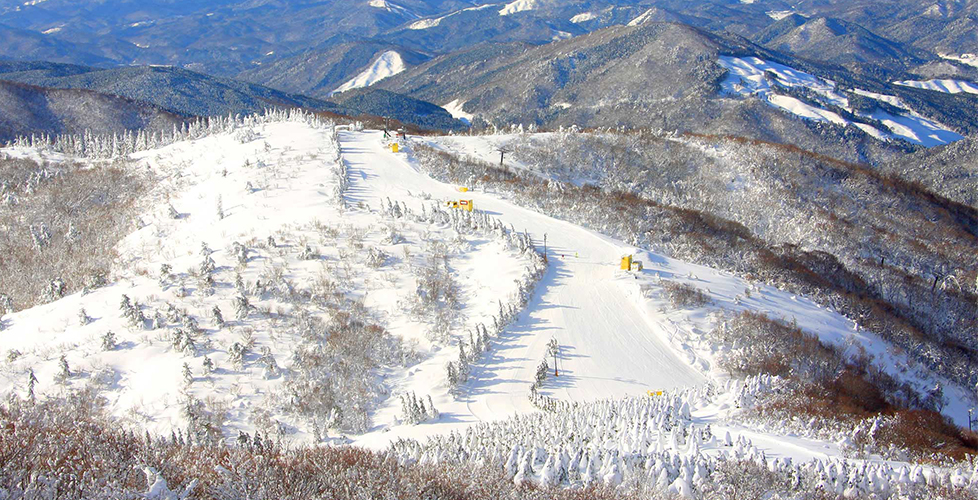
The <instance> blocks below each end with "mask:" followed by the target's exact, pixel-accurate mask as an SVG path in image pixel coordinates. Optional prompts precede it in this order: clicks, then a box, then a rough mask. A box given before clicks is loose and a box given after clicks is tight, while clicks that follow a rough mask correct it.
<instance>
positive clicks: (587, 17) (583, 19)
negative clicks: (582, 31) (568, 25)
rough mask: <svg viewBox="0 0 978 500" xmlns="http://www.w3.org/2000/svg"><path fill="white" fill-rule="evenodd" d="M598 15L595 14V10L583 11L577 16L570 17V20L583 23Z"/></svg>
mask: <svg viewBox="0 0 978 500" xmlns="http://www.w3.org/2000/svg"><path fill="white" fill-rule="evenodd" d="M596 17H598V15H597V14H595V13H594V12H581V13H580V14H577V15H576V16H574V17H572V18H570V22H572V23H583V22H586V21H590V20H592V19H594V18H596Z"/></svg>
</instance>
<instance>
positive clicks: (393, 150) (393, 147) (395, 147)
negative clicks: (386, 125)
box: [391, 142, 401, 153]
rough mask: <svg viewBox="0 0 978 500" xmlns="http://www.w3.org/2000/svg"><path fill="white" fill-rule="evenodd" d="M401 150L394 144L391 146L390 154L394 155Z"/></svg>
mask: <svg viewBox="0 0 978 500" xmlns="http://www.w3.org/2000/svg"><path fill="white" fill-rule="evenodd" d="M400 150H401V147H400V146H399V145H398V144H397V143H396V142H395V143H394V144H391V152H393V153H396V152H398V151H400Z"/></svg>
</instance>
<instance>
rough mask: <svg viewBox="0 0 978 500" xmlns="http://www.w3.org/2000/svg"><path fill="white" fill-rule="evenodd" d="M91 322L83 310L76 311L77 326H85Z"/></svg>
mask: <svg viewBox="0 0 978 500" xmlns="http://www.w3.org/2000/svg"><path fill="white" fill-rule="evenodd" d="M91 322H92V318H89V317H88V313H86V312H85V308H84V307H83V308H81V309H79V310H78V326H85V325H87V324H89V323H91Z"/></svg>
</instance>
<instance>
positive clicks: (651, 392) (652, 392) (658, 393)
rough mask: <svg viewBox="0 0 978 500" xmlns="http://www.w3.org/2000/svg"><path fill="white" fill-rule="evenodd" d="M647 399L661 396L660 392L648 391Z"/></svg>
mask: <svg viewBox="0 0 978 500" xmlns="http://www.w3.org/2000/svg"><path fill="white" fill-rule="evenodd" d="M648 395H649V397H655V396H661V395H662V391H648Z"/></svg>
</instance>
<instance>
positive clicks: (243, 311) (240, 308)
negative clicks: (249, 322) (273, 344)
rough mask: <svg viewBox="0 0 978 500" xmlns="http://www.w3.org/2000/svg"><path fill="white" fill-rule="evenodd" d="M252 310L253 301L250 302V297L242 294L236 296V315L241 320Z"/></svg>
mask: <svg viewBox="0 0 978 500" xmlns="http://www.w3.org/2000/svg"><path fill="white" fill-rule="evenodd" d="M250 312H251V303H250V302H248V297H245V296H244V295H241V294H239V295H237V296H236V297H235V298H234V315H235V316H236V317H237V318H238V319H239V320H241V319H245V318H247V317H248V313H250Z"/></svg>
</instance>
